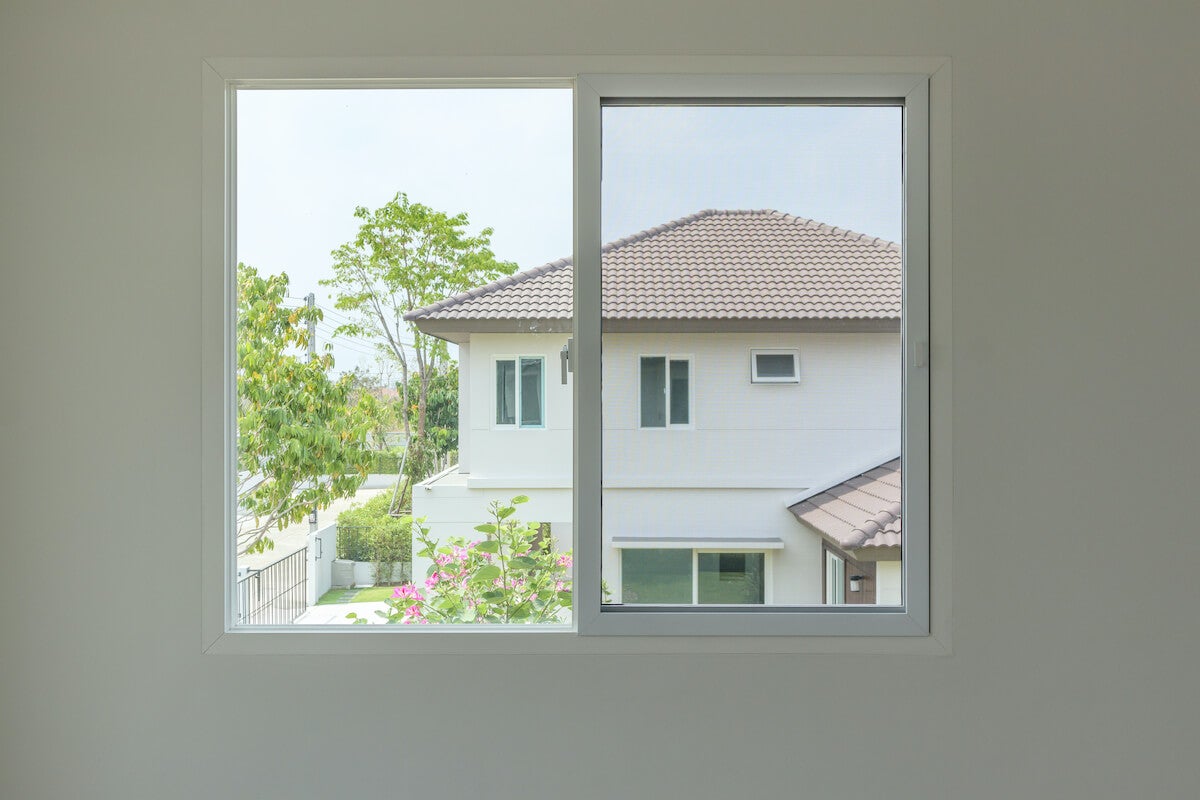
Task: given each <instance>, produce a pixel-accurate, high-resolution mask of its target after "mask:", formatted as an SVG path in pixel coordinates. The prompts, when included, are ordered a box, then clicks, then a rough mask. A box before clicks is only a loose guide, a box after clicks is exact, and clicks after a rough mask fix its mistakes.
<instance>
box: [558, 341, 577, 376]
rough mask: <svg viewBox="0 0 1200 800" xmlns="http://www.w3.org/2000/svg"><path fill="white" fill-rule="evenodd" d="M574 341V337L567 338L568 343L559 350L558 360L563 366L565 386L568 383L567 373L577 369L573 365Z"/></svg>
mask: <svg viewBox="0 0 1200 800" xmlns="http://www.w3.org/2000/svg"><path fill="white" fill-rule="evenodd" d="M574 342H575V340H574V339H567V343H566V344H564V345H563V346H562V350H560V351H558V361H559V364H560V365H561V366H562V382H563V386H566V385H567V373H568V372H574V371H575V368H574V367H573V366H572V365H571V345H572V344H573V343H574Z"/></svg>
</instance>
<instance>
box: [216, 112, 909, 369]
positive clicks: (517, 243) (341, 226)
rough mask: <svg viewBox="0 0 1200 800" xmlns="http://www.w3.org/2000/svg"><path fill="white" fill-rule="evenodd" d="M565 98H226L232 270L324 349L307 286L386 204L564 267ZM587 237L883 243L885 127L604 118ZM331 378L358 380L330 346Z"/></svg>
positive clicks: (896, 125)
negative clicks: (821, 234) (707, 213)
mask: <svg viewBox="0 0 1200 800" xmlns="http://www.w3.org/2000/svg"><path fill="white" fill-rule="evenodd" d="M571 119H572V111H571V93H570V90H569V89H353V90H347V89H342V90H243V91H240V92H239V93H238V108H237V214H238V228H237V237H238V243H237V252H238V260H239V261H242V262H245V263H247V264H250V265H251V266H253V267H255V268H257V269H258V271H259V272H260V273H271V274H274V273H278V272H286V273H287V274H288V276H289V278H290V279H291V289H290V291H289V293H290V295H291V296H292V297H294V298H296V302H297V303H299V302H301V300H300V298H303V296H304V295H305V294H307V293H308V292H310V291H311V292H315V293H316V295H317V304H318V305H320V306H321V307H322V308H323V309H325V311H326V322H324V323H322V325H321V326H320V327H319V329H318V338H319V340H321V341H322V343H324V342H327V341H330V340H331V338H332V332H333V327H334V326H336V324H338V323H339V322H341V321H342V316H343V312H338V311H337V310H336V309H335V308H334V301H333V299H332V298H331V297H330V292H329V290H328V289H326V288H325V287H322V286H320V285H319V284H318V281H319V280H320V279H321V278H324V277H327V276H328V275H329V274H330V265H331V261H332V260H331V257H330V253H331V251H333V250H334V249H336V248H337V247H338V246H339V245H341V244H343V243H345V242H347V241H349V240H351V239H353V237H354V234H355V232H356V231H357V229H358V220H357V219H355V217H354V215H353V214H354V209H355V207H356V206H360V205H361V206H367V207H369V208H377V207H379V206H381V205H383V204H384V203H386V202H388V201H389V200H390V199H391V198H392V197H393V196H394V195H395V194H396V193H397V192H404V193H406V194H407V195H408V197H409V200H410V201H412V202H419V203H423V204H425V205H427V206H430V207H432V208H435V209H437V210H439V211H444V212H446V213H449V214H457V213H460V212H466V214H467V215H468V217H469V219H470V227H471V231H472V232H478V231H479V230H480V229H481V228H484V227H491V228H493V229H494V233H493V235H492V249H493V250H494V251H495V253H496V256H497V257H498V258H500V259H502V260H506V261H513V262H516V263H517V264H518V267H519V269H528V268H530V267H536V266H539V265H541V264H544V263H546V262H548V261H552V260H554V259H557V258H562V257H564V256H569V255H570V254H571V240H572V233H571V215H572V187H571V158H572V153H571V150H572V135H571ZM602 125H603V130H602V138H603V187H602V192H603V197H602V201H603V202H602V212H601V213H602V220H601V230H602V235H603V238H604V240H605V241H611V240H613V239H616V238H620V237H622V236H627V235H629V234H631V233H636V232H637V231H640V230H644V229H646V228H650V227H653V226H655V225H660V224H662V223H664V222H669V221H670V220H673V219H676V218H678V217H681V216H684V215H685V214H690V213H693V212H695V211H699V210H701V209H704V208H724V209H734V208H739V209H746V208H772V209H775V210H778V211H784V212H787V213H790V214H795V215H797V216H802V217H809V218H812V219H815V220H818V221H820V222H826V223H828V224H830V225H837V226H839V227H843V228H850V229H851V230H856V231H859V232H861V233H867V234H870V235H872V236H882V237H884V238H885V239H889V240H892V241H898V240H899V236H900V224H901V180H900V170H901V160H900V154H901V127H900V126H901V117H900V110H899V109H897V108H881V107H858V108H847V107H797V106H765V107H744V106H743V107H716V106H710V107H678V106H659V107H625V106H622V107H609V108H605V109H604V113H603V118H602ZM332 341H333V344H334V349H333V355H334V358H335V361H336V368H335V371H336V372H339V373H340V372H342V371H346V370H350V369H353V368H354V367H355V366H359V365H361V366H364V367H367V368H368V369H371V370H372V371H374V369H375V367H374V358H373V356H372V355H371V345H370V343H369V342H367V341H364V340H359V339H332Z"/></svg>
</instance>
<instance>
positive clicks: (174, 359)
mask: <svg viewBox="0 0 1200 800" xmlns="http://www.w3.org/2000/svg"><path fill="white" fill-rule="evenodd" d="M1197 14H1198V11H1197V7H1196V4H1195V3H1191V2H1163V3H1156V4H1149V5H1146V4H1141V5H1139V4H1133V3H1126V2H1114V1H1112V0H1086V1H1085V0H1060V1H1059V2H1054V3H1034V4H1022V5H1013V4H1005V3H995V2H974V1H971V2H960V3H952V4H950V3H932V2H926V1H925V0H903V1H902V2H896V3H888V4H881V3H862V2H859V3H855V2H846V0H812V2H805V3H794V2H790V1H788V2H785V1H784V0H779V1H778V2H776V1H774V0H748V2H745V3H736V4H735V3H728V2H725V0H720V2H718V1H717V0H699V1H698V2H689V3H682V2H678V1H675V0H672V1H669V2H668V1H663V0H637V2H633V0H610V2H606V3H592V2H582V0H579V1H578V2H577V1H575V0H565V1H564V0H555V1H554V2H549V1H546V2H543V1H542V0H526V2H522V3H505V4H499V3H484V2H471V1H470V0H463V1H462V2H446V3H424V4H414V3H406V4H386V3H374V4H369V3H362V4H338V3H318V2H311V0H301V1H300V2H296V3H291V4H288V5H287V6H286V7H284V6H281V5H279V4H276V3H259V2H244V3H221V2H215V0H209V1H198V2H181V3H175V4H162V3H152V2H129V3H122V4H89V3H74V4H43V3H35V2H31V1H28V0H10V1H9V2H6V3H4V4H3V5H2V6H0V74H3V75H4V76H5V80H4V81H3V83H0V108H3V113H2V114H0V187H2V188H0V272H2V274H3V287H4V289H3V291H2V292H0V308H2V311H3V313H0V363H2V364H3V372H2V373H0V374H3V376H4V377H3V381H4V388H5V392H4V397H5V400H4V403H5V409H4V410H5V413H4V414H3V415H0V429H2V431H3V437H2V438H3V447H2V448H0V459H2V460H3V475H4V480H3V481H0V503H2V505H3V508H4V509H5V526H4V532H3V540H4V558H3V559H0V608H3V609H4V610H5V611H4V613H3V614H2V615H0V641H2V642H3V644H2V646H0V740H2V741H3V743H4V744H3V746H2V747H0V797H4V798H14V799H16V800H63V799H64V798H78V797H88V798H93V799H94V800H110V799H111V800H116V799H117V798H120V799H121V800H141V799H142V798H160V797H163V796H170V797H172V798H178V800H209V799H210V798H215V797H245V798H258V797H263V798H266V797H271V798H297V799H299V798H314V799H315V798H325V797H341V796H348V795H349V794H351V793H356V794H358V795H362V796H370V795H378V796H385V795H386V796H395V794H396V787H397V786H400V785H403V787H404V792H405V796H406V797H409V796H411V797H414V798H422V797H456V798H457V797H463V798H469V797H489V798H507V797H515V796H520V797H568V796H569V797H573V798H587V800H592V798H597V799H599V798H612V797H630V796H639V797H678V798H704V799H705V800H708V799H709V798H722V797H792V796H795V795H796V794H797V792H803V793H804V794H805V795H806V796H810V797H888V798H895V800H915V799H916V798H928V797H947V798H971V799H972V800H989V799H990V798H1005V799H1007V798H1011V797H1037V798H1054V799H1055V800H1058V799H1060V798H1076V797H1087V798H1093V799H1096V800H1098V799H1099V798H1128V797H1163V798H1184V797H1193V796H1194V795H1195V787H1196V785H1197V781H1198V780H1200V773H1198V772H1197V765H1196V759H1195V757H1194V749H1195V742H1196V741H1197V739H1198V738H1200V728H1198V723H1197V720H1200V695H1198V693H1197V692H1196V691H1195V664H1196V661H1197V656H1198V652H1197V641H1196V636H1195V635H1194V633H1193V632H1194V631H1195V628H1196V613H1197V599H1196V588H1195V585H1194V583H1193V582H1191V581H1190V580H1187V579H1186V577H1187V576H1190V575H1193V574H1195V572H1196V570H1197V567H1198V566H1200V536H1197V534H1196V530H1195V528H1196V526H1195V509H1194V503H1193V502H1192V500H1191V498H1192V497H1193V496H1194V483H1195V480H1194V475H1195V454H1196V453H1197V452H1200V427H1198V426H1197V425H1196V424H1195V410H1196V409H1195V406H1196V400H1195V398H1196V397H1197V396H1198V395H1200V378H1198V376H1197V372H1196V370H1195V369H1194V368H1193V367H1194V364H1195V342H1197V341H1200V316H1198V315H1197V314H1196V313H1195V298H1196V297H1198V296H1200V271H1197V270H1196V269H1195V263H1196V258H1195V250H1196V242H1195V236H1194V235H1193V231H1194V230H1195V219H1196V195H1195V189H1196V186H1197V185H1200V174H1197V164H1198V162H1197V159H1196V158H1195V138H1196V134H1195V132H1196V131H1197V130H1200V105H1198V104H1196V103H1194V102H1189V100H1188V99H1189V98H1192V97H1194V94H1195V75H1196V74H1197V73H1200V60H1198V59H1200V54H1198V51H1197V48H1196V47H1195V42H1194V38H1195V35H1194V34H1195V31H1196V30H1197V28H1198V27H1200V19H1198V17H1197ZM545 52H556V53H568V54H570V53H611V54H615V55H617V56H618V57H619V62H620V64H621V66H623V67H625V68H631V69H637V68H639V65H641V66H645V65H647V64H651V62H649V61H647V60H645V59H641V60H639V58H638V56H637V54H638V53H656V52H657V53H689V52H690V53H739V52H741V53H755V54H804V53H825V54H836V53H843V54H851V55H871V54H875V55H880V56H894V55H896V54H916V55H931V56H947V57H949V58H950V59H952V61H953V108H952V113H953V122H952V128H951V129H950V133H951V135H952V142H947V141H941V142H936V141H935V146H938V145H940V146H943V147H944V146H951V145H952V147H953V162H952V169H953V176H952V182H953V195H952V197H949V196H944V197H942V198H940V200H935V202H938V203H941V204H943V205H944V206H946V207H948V206H949V205H950V204H952V208H953V214H954V216H953V230H952V234H953V263H952V273H953V274H952V290H947V291H946V292H945V293H944V294H943V295H941V296H940V298H939V301H938V304H937V305H935V308H934V319H933V323H934V326H935V330H939V329H940V330H942V331H943V332H944V333H945V334H946V338H945V339H944V340H943V344H944V347H945V348H948V347H949V345H950V343H951V341H952V343H953V353H950V352H948V351H947V350H946V349H943V350H941V351H939V350H938V349H937V348H935V349H934V350H933V352H932V358H933V360H934V363H935V364H937V363H941V364H943V365H945V363H946V362H945V361H942V362H939V361H938V359H944V360H952V366H953V371H952V377H953V381H952V401H951V403H950V404H949V405H948V406H946V407H942V408H940V409H938V410H937V412H936V413H938V414H940V415H941V416H940V417H939V424H941V425H943V426H944V427H940V428H939V426H938V425H935V426H934V427H935V430H942V431H946V430H948V426H949V423H951V422H952V424H953V439H952V440H951V441H944V440H943V441H937V442H935V448H936V449H937V452H939V453H952V454H953V459H954V463H953V468H954V472H953V475H952V476H951V475H948V474H939V472H938V468H937V463H938V462H937V461H936V460H935V467H934V474H935V478H937V479H939V480H940V481H941V483H939V487H940V488H939V489H938V491H937V493H935V497H936V498H938V500H937V503H938V504H940V505H941V506H943V507H945V509H946V510H947V512H948V507H949V505H950V503H951V502H952V504H953V519H954V522H955V525H954V529H953V531H952V532H950V533H951V536H952V542H953V545H952V546H953V564H952V566H951V567H950V568H951V569H952V577H953V584H952V587H953V604H954V606H953V616H952V626H953V636H952V645H953V653H952V655H949V656H944V657H930V656H873V655H854V654H843V655H781V654H770V653H768V652H760V653H758V654H743V655H712V654H703V653H696V652H690V653H689V652H684V649H683V648H684V647H685V645H684V644H683V643H676V644H675V645H673V646H674V647H676V648H678V649H674V650H672V651H670V652H659V653H642V654H639V655H610V656H604V657H579V656H538V657H532V656H529V655H520V654H513V655H491V656H474V657H464V656H410V657H405V656H367V655H360V656H341V657H330V656H306V655H295V656H286V657H262V656H233V655H224V656H217V655H211V654H204V653H202V642H201V622H200V619H201V612H200V605H201V572H200V565H199V556H200V542H201V534H202V531H201V528H200V522H199V518H200V497H201V492H200V478H201V469H200V461H199V453H200V452H201V445H202V442H201V425H200V415H201V402H200V398H201V396H202V391H203V390H204V388H205V387H204V386H202V383H201V378H200V375H201V344H200V336H201V308H200V306H199V302H198V297H199V294H200V287H201V272H200V255H199V253H200V249H201V242H200V229H201V226H200V205H199V204H200V198H201V195H202V192H201V157H200V152H201V149H200V125H201V102H200V86H201V81H200V76H201V59H203V58H205V57H211V56H230V55H239V56H243V55H244V56H250V55H260V56H311V57H321V56H326V57H332V56H350V55H371V56H379V55H383V54H394V55H414V54H440V55H452V54H471V55H474V56H479V55H484V54H490V53H545ZM600 61H601V60H600V59H593V60H592V61H591V62H590V63H589V64H588V65H587V66H586V67H584V68H586V69H592V70H594V71H602V70H604V69H606V68H607V69H610V70H611V69H613V68H614V67H613V66H612V62H611V61H610V62H606V63H607V67H606V65H605V63H600ZM851 63H852V62H851ZM651 68H653V66H651ZM657 68H658V69H666V67H665V66H664V65H663V62H658V67H657ZM848 68H849V67H848ZM941 177H942V178H947V177H949V176H947V175H945V174H943V175H942V176H941ZM398 188H402V187H398ZM363 201H364V202H367V203H370V202H371V199H370V198H364V199H363ZM951 334H952V335H951ZM64 454H66V455H64ZM64 458H65V459H66V460H64ZM65 464H66V465H68V466H67V467H66V468H65V470H64V465H65ZM70 465H74V466H70ZM60 478H61V480H60ZM1131 537H1134V538H1137V539H1138V540H1139V541H1140V542H1142V544H1143V546H1142V547H1141V549H1140V550H1136V552H1135V548H1132V547H1131V546H1130V542H1131V541H1132V539H1131ZM1031 554H1036V556H1037V557H1036V558H1033V557H1031ZM1139 556H1140V557H1139ZM934 559H935V561H936V562H938V564H940V565H942V566H949V565H948V564H947V562H948V560H949V553H948V552H947V551H946V550H942V551H936V552H935V553H934ZM1164 564H1167V565H1170V567H1171V569H1169V570H1167V571H1166V572H1164ZM1172 570H1173V571H1174V573H1175V574H1177V575H1179V576H1184V577H1182V578H1178V577H1177V578H1175V579H1172V574H1173V573H1172ZM49 574H52V575H53V576H54V579H53V580H51V581H49V582H48V581H47V579H46V576H47V575H49ZM1150 586H1153V587H1155V589H1154V591H1147V587H1150ZM948 600H949V598H948V597H947V596H946V595H945V594H935V595H934V597H933V607H934V610H935V614H936V613H939V612H944V611H946V604H947V602H948ZM498 676H499V677H498ZM497 683H499V684H501V685H502V686H503V690H497V691H490V690H489V689H488V687H489V686H491V685H494V684H497ZM697 698H703V702H697ZM515 719H519V720H520V721H521V724H520V732H518V733H514V732H512V731H509V730H507V729H505V728H503V727H502V728H501V729H502V730H504V731H505V733H504V735H486V736H485V734H484V733H483V730H484V728H485V727H486V726H487V725H488V724H491V723H490V721H501V722H500V723H497V724H501V725H503V721H511V720H515ZM864 721H869V727H871V728H874V729H876V730H883V731H888V732H890V733H893V734H895V735H891V736H889V737H888V739H887V742H886V746H880V747H873V746H869V745H870V743H869V742H867V743H866V744H863V743H864V742H866V740H865V739H864V735H865V733H866V726H867V723H866V722H864ZM330 731H353V734H354V735H353V736H351V737H348V738H347V737H342V736H335V735H331V734H330ZM529 732H533V733H529ZM525 734H528V735H525ZM531 737H532V738H531ZM864 748H866V749H864ZM731 764H735V765H736V768H730V765H731ZM381 765H386V768H382V767H381ZM397 776H403V778H398V777H397Z"/></svg>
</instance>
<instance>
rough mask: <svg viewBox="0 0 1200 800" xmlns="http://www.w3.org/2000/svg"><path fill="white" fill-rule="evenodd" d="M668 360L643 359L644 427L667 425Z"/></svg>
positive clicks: (663, 426)
mask: <svg viewBox="0 0 1200 800" xmlns="http://www.w3.org/2000/svg"><path fill="white" fill-rule="evenodd" d="M666 373H667V360H666V359H665V358H662V357H657V358H643V359H642V381H641V382H642V427H643V428H665V427H666V425H667V393H666V387H667V374H666Z"/></svg>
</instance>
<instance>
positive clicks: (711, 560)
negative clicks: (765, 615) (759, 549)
mask: <svg viewBox="0 0 1200 800" xmlns="http://www.w3.org/2000/svg"><path fill="white" fill-rule="evenodd" d="M696 559H697V570H698V572H699V576H698V580H699V585H698V587H697V589H698V591H699V593H700V598H699V599H700V602H701V603H731V604H732V603H739V604H740V603H762V602H763V599H764V596H765V592H766V581H765V573H764V570H763V564H764V562H765V560H766V559H765V556H764V555H763V554H762V553H698V554H697V555H696Z"/></svg>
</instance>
